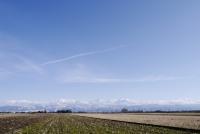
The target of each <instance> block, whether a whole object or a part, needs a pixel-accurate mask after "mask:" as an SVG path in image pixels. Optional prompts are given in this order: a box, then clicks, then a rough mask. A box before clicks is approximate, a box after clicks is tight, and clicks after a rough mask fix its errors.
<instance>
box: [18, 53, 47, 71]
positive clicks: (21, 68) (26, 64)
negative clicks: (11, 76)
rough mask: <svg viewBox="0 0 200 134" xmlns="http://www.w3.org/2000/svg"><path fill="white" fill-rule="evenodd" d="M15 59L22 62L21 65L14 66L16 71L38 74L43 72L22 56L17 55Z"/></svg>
mask: <svg viewBox="0 0 200 134" xmlns="http://www.w3.org/2000/svg"><path fill="white" fill-rule="evenodd" d="M16 57H17V58H19V59H20V60H21V61H22V62H23V63H21V64H16V65H15V68H16V69H17V70H18V71H34V72H37V73H39V74H43V72H44V71H43V69H42V68H41V67H40V66H39V65H37V64H35V63H33V62H32V61H31V60H29V59H27V58H25V57H22V56H19V55H17V56H16Z"/></svg>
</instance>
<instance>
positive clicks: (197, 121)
mask: <svg viewBox="0 0 200 134" xmlns="http://www.w3.org/2000/svg"><path fill="white" fill-rule="evenodd" d="M79 115H80V116H86V117H93V118H99V119H109V120H116V121H125V122H133V123H142V124H152V125H159V126H170V127H177V128H187V129H196V130H200V115H199V113H197V114H195V113H136V114H133V113H125V114H79Z"/></svg>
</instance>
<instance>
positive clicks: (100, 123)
mask: <svg viewBox="0 0 200 134" xmlns="http://www.w3.org/2000/svg"><path fill="white" fill-rule="evenodd" d="M94 115H95V116H96V117H87V116H89V114H81V115H78V114H27V115H16V116H14V115H11V116H9V115H3V116H2V115H0V116H1V118H0V134H190V133H191V134H192V133H193V134H194V133H196V134H198V133H200V131H198V130H193V129H182V128H170V127H162V126H154V125H145V124H136V123H131V122H126V121H115V120H110V119H100V118H99V117H98V118H97V114H93V116H94ZM116 115H117V114H116ZM116 115H115V116H116ZM106 116H107V115H106ZM110 116H111V115H110ZM112 116H113V114H112Z"/></svg>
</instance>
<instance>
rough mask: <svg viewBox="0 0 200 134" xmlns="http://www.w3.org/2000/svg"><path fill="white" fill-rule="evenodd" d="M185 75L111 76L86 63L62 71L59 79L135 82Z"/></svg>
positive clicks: (178, 78) (170, 79)
mask: <svg viewBox="0 0 200 134" xmlns="http://www.w3.org/2000/svg"><path fill="white" fill-rule="evenodd" d="M181 79H184V77H178V76H166V75H144V76H141V77H135V76H132V77H128V78H124V77H123V78H122V77H111V76H108V75H107V74H99V73H97V72H93V71H91V70H90V69H88V68H87V67H86V66H84V65H77V66H75V67H73V68H72V69H68V70H66V71H65V72H61V74H60V76H59V81H61V82H64V83H100V84H101V83H135V82H158V81H173V80H181Z"/></svg>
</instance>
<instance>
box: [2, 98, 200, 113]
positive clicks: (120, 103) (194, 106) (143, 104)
mask: <svg viewBox="0 0 200 134" xmlns="http://www.w3.org/2000/svg"><path fill="white" fill-rule="evenodd" d="M122 108H127V109H128V110H130V111H141V110H142V111H156V110H162V111H181V110H200V100H190V99H179V100H156V101H139V100H131V99H116V100H93V101H77V100H67V99H60V100H57V101H54V102H34V101H28V100H9V101H4V102H0V112H31V111H41V110H47V111H57V110H63V109H71V110H72V111H73V112H80V111H81V112H119V111H121V109H122Z"/></svg>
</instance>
